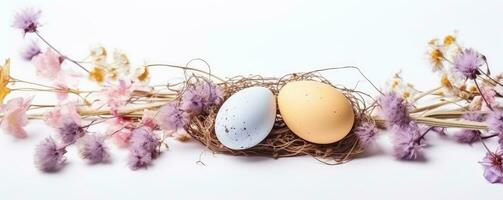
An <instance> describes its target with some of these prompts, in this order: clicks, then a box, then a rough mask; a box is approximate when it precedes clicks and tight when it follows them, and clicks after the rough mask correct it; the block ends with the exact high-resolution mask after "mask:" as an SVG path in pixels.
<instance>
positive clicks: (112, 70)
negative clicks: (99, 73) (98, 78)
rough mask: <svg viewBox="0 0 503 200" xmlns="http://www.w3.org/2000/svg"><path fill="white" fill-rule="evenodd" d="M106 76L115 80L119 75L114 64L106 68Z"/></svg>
mask: <svg viewBox="0 0 503 200" xmlns="http://www.w3.org/2000/svg"><path fill="white" fill-rule="evenodd" d="M107 76H108V77H109V78H110V79H112V80H117V78H118V77H119V70H117V68H116V67H114V66H110V67H109V68H107Z"/></svg>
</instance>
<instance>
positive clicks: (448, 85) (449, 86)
mask: <svg viewBox="0 0 503 200" xmlns="http://www.w3.org/2000/svg"><path fill="white" fill-rule="evenodd" d="M440 85H441V86H442V87H445V88H447V89H452V88H453V87H452V83H451V81H450V80H449V76H448V75H447V74H446V73H444V74H442V77H441V78H440Z"/></svg>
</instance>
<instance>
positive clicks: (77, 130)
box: [58, 121, 85, 144]
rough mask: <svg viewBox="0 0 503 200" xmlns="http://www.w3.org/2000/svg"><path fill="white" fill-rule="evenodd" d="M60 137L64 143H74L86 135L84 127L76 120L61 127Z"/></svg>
mask: <svg viewBox="0 0 503 200" xmlns="http://www.w3.org/2000/svg"><path fill="white" fill-rule="evenodd" d="M58 133H59V137H60V139H61V141H62V142H63V143H64V144H72V143H74V142H75V141H76V140H77V139H78V138H80V137H82V136H84V134H85V131H84V129H83V128H82V127H81V126H80V125H78V124H77V123H75V122H74V121H71V122H67V123H64V124H63V125H62V126H61V127H60V128H59V132H58Z"/></svg>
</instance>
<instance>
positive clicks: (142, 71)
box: [136, 66, 150, 81]
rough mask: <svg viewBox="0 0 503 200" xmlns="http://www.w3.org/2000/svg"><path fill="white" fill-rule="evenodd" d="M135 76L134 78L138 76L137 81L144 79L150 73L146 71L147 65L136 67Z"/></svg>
mask: <svg viewBox="0 0 503 200" xmlns="http://www.w3.org/2000/svg"><path fill="white" fill-rule="evenodd" d="M136 71H137V74H138V75H137V76H136V78H138V80H139V81H146V80H147V79H148V77H149V75H150V73H149V71H148V68H147V67H145V66H144V67H141V68H138V69H137V70H136Z"/></svg>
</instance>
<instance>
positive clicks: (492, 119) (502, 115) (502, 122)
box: [487, 110, 503, 134]
mask: <svg viewBox="0 0 503 200" xmlns="http://www.w3.org/2000/svg"><path fill="white" fill-rule="evenodd" d="M487 124H488V126H489V130H491V131H494V132H496V133H499V134H502V133H503V111H500V110H494V111H492V112H491V113H489V116H488V117H487Z"/></svg>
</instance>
